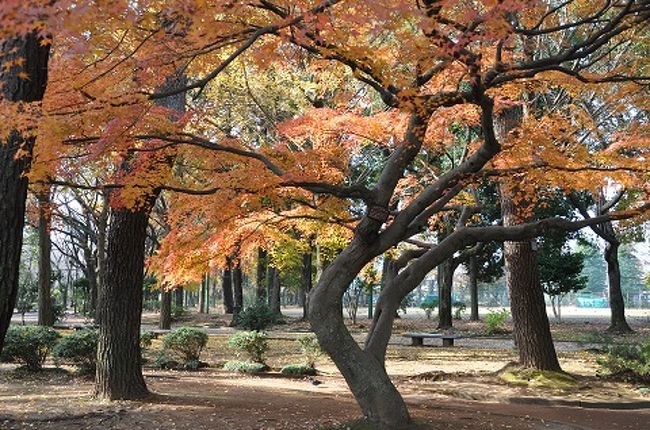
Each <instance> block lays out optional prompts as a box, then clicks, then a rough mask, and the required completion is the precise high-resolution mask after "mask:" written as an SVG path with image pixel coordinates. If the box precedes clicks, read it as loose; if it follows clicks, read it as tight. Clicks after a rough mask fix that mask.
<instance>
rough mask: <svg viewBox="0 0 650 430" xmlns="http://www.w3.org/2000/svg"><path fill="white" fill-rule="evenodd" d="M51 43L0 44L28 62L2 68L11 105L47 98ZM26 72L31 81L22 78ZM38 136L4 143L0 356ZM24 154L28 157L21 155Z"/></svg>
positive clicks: (0, 151) (0, 160)
mask: <svg viewBox="0 0 650 430" xmlns="http://www.w3.org/2000/svg"><path fill="white" fill-rule="evenodd" d="M49 48H50V47H49V45H46V46H41V44H40V40H39V38H38V37H36V35H35V34H33V33H32V34H28V35H26V36H23V37H21V38H12V39H5V40H0V62H2V63H3V64H11V62H12V60H16V59H18V58H22V59H23V65H22V67H20V66H18V65H14V66H13V67H8V68H0V91H2V98H3V99H4V101H7V102H21V101H24V102H33V101H37V100H42V99H43V95H44V94H45V86H46V84H47V63H48V57H49V52H50V49H49ZM20 73H27V75H28V76H29V79H24V78H21V76H20V75H19V74H20ZM33 146H34V138H33V137H23V136H21V135H20V134H19V133H18V132H15V131H14V132H12V133H11V134H10V135H9V138H8V139H7V141H5V142H0V352H1V351H2V348H3V347H4V339H5V335H6V333H7V329H8V328H9V324H10V322H11V316H12V315H13V311H14V307H15V305H16V295H17V294H18V267H19V263H20V251H21V248H22V243H23V226H24V219H25V200H26V198H27V177H26V175H25V174H26V173H27V172H28V171H29V166H30V162H31V154H32V148H33ZM19 151H20V152H23V153H25V154H26V155H24V156H19V157H17V156H16V155H17V154H19Z"/></svg>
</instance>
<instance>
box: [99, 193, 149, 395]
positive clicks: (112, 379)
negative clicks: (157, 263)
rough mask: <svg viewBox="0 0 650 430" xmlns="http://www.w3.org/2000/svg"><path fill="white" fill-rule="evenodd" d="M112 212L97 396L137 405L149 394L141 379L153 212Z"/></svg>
mask: <svg viewBox="0 0 650 430" xmlns="http://www.w3.org/2000/svg"><path fill="white" fill-rule="evenodd" d="M147 206H148V208H146V209H139V210H136V211H131V210H129V209H126V208H119V209H114V210H113V213H112V215H111V222H110V225H109V230H108V248H107V253H106V268H105V272H104V279H103V282H102V285H103V288H102V289H101V291H100V292H99V300H98V308H97V321H98V322H99V343H98V346H97V373H96V378H95V394H96V395H97V396H98V397H100V398H104V399H108V400H117V399H137V398H142V397H144V396H146V395H147V394H148V390H147V386H146V384H145V382H144V377H143V376H142V368H141V364H140V363H141V354H140V315H141V313H142V284H143V281H144V244H145V237H146V229H147V224H148V222H149V211H150V208H151V205H147Z"/></svg>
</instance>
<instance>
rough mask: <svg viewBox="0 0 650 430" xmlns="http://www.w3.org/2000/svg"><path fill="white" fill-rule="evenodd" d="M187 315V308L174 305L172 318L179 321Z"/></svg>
mask: <svg viewBox="0 0 650 430" xmlns="http://www.w3.org/2000/svg"><path fill="white" fill-rule="evenodd" d="M185 315H187V309H185V306H182V305H181V306H178V305H176V304H174V305H172V318H174V319H178V318H181V317H183V316H185Z"/></svg>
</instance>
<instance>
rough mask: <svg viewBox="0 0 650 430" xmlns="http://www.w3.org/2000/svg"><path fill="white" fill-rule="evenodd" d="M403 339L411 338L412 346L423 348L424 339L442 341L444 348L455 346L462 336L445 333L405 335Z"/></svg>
mask: <svg viewBox="0 0 650 430" xmlns="http://www.w3.org/2000/svg"><path fill="white" fill-rule="evenodd" d="M402 336H403V337H409V338H411V345H413V346H423V345H424V339H442V346H454V340H455V339H460V338H462V336H458V335H455V334H444V333H404V334H403V335H402Z"/></svg>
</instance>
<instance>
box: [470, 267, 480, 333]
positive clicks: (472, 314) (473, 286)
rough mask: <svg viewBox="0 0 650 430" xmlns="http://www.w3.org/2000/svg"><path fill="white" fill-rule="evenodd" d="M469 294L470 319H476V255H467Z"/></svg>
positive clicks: (477, 316) (477, 318) (477, 317)
mask: <svg viewBox="0 0 650 430" xmlns="http://www.w3.org/2000/svg"><path fill="white" fill-rule="evenodd" d="M468 272H469V295H470V302H471V305H470V306H471V312H470V316H469V319H470V321H478V320H479V315H478V262H477V261H476V255H472V256H470V257H469V267H468Z"/></svg>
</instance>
